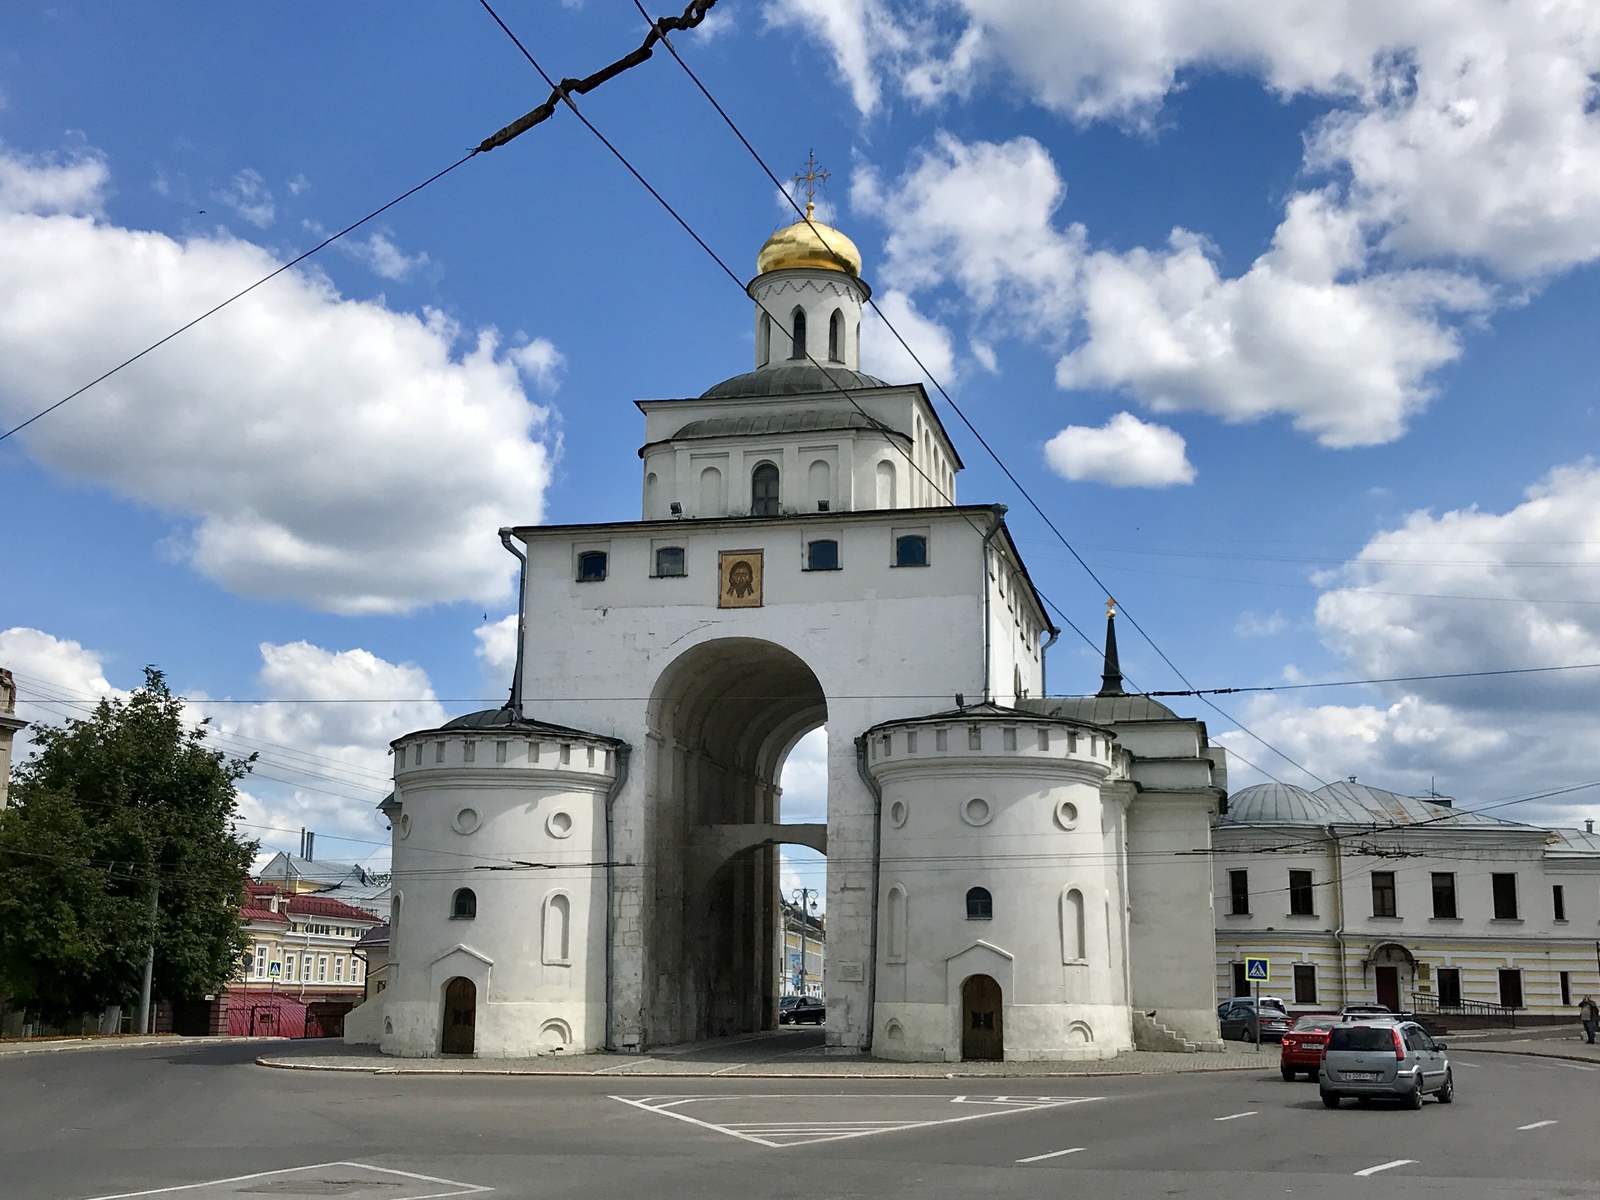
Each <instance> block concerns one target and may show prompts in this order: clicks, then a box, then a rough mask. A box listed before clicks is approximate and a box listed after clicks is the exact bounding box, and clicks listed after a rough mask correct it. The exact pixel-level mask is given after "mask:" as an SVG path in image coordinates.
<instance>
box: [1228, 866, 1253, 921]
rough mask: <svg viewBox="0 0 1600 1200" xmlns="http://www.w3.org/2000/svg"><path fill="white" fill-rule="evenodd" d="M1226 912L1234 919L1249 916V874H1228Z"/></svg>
mask: <svg viewBox="0 0 1600 1200" xmlns="http://www.w3.org/2000/svg"><path fill="white" fill-rule="evenodd" d="M1228 912H1229V913H1230V914H1231V915H1233V916H1235V917H1248V916H1249V915H1250V872H1249V871H1229V872H1228Z"/></svg>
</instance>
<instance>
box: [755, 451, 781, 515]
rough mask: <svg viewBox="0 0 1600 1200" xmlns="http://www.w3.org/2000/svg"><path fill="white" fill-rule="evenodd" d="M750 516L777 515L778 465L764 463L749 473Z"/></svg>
mask: <svg viewBox="0 0 1600 1200" xmlns="http://www.w3.org/2000/svg"><path fill="white" fill-rule="evenodd" d="M750 515H751V516H752V517H775V516H777V515H778V465H777V464H776V463H769V462H764V463H762V464H761V465H759V466H758V467H756V469H755V470H754V471H752V472H751V473H750Z"/></svg>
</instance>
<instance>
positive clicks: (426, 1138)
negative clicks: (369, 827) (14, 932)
mask: <svg viewBox="0 0 1600 1200" xmlns="http://www.w3.org/2000/svg"><path fill="white" fill-rule="evenodd" d="M258 1052H259V1048H258V1047H255V1046H249V1045H233V1046H197V1045H194V1044H189V1045H185V1046H178V1047H171V1048H166V1047H163V1048H161V1049H149V1050H146V1049H126V1050H89V1051H77V1052H66V1053H60V1054H36V1055H26V1056H15V1057H7V1058H4V1059H0V1197H4V1200H69V1198H70V1200H82V1198H88V1197H109V1196H124V1195H127V1194H129V1193H147V1194H150V1193H153V1194H155V1195H161V1196H173V1197H176V1198H178V1200H215V1198H217V1197H223V1196H229V1197H246V1196H249V1197H258V1196H308V1195H316V1196H340V1197H345V1198H346V1200H377V1198H379V1197H384V1198H387V1200H421V1198H423V1197H439V1196H445V1195H465V1194H470V1193H473V1192H477V1191H479V1190H480V1189H492V1194H493V1195H495V1196H497V1197H517V1198H521V1197H530V1198H534V1197H536V1198H538V1200H569V1198H570V1200H596V1198H599V1197H604V1198H607V1200H610V1198H613V1197H615V1198H619V1200H703V1198H705V1197H723V1196H727V1197H735V1196H737V1197H739V1198H740V1200H765V1198H767V1197H772V1198H784V1200H787V1198H790V1197H794V1198H802V1197H803V1198H806V1200H813V1198H833V1197H839V1198H850V1200H855V1198H857V1197H863V1198H871V1200H892V1198H894V1197H900V1196H906V1197H916V1198H917V1200H946V1198H948V1200H972V1198H975V1197H976V1198H980V1200H987V1198H988V1197H990V1196H1000V1195H1003V1196H1006V1197H1023V1198H1032V1197H1039V1198H1040V1200H1044V1198H1048V1200H1060V1197H1062V1196H1063V1195H1081V1196H1086V1197H1097V1198H1098V1197H1105V1198H1120V1197H1129V1198H1138V1200H1145V1198H1147V1197H1164V1196H1185V1197H1203V1198H1212V1197H1214V1198H1216V1200H1223V1198H1227V1200H1240V1198H1245V1200H1249V1198H1253V1197H1268V1196H1272V1197H1282V1196H1285V1195H1293V1196H1297V1197H1315V1198H1323V1197H1347V1196H1360V1197H1401V1196H1404V1197H1431V1196H1441V1197H1443V1196H1449V1197H1451V1198H1452V1200H1469V1198H1473V1197H1496V1198H1505V1200H1521V1198H1524V1197H1556V1196H1560V1197H1568V1196H1600V1186H1597V1185H1596V1183H1595V1182H1594V1181H1595V1180H1596V1179H1597V1178H1600V1132H1597V1129H1596V1121H1595V1114H1596V1101H1597V1099H1600V1070H1597V1069H1596V1068H1593V1067H1589V1066H1585V1065H1582V1064H1573V1063H1557V1062H1554V1061H1550V1060H1541V1059H1533V1058H1512V1057H1508V1056H1495V1055H1489V1054H1473V1053H1471V1052H1463V1053H1459V1054H1457V1055H1455V1056H1454V1057H1455V1061H1456V1062H1457V1064H1458V1069H1457V1099H1456V1103H1455V1104H1453V1105H1450V1106H1444V1105H1439V1104H1437V1103H1433V1102H1431V1101H1430V1102H1429V1103H1428V1105H1427V1106H1426V1107H1425V1108H1424V1109H1423V1110H1422V1111H1421V1112H1411V1111H1407V1110H1405V1109H1402V1108H1398V1107H1383V1108H1379V1107H1373V1108H1359V1107H1357V1106H1355V1105H1353V1104H1349V1103H1347V1104H1346V1105H1345V1106H1344V1107H1342V1108H1340V1109H1338V1110H1336V1111H1331V1112H1330V1111H1328V1110H1325V1109H1324V1108H1323V1107H1322V1105H1321V1103H1320V1101H1319V1100H1318V1098H1317V1091H1316V1087H1315V1086H1314V1085H1312V1084H1307V1083H1293V1084H1286V1083H1284V1082H1282V1081H1281V1080H1280V1079H1279V1078H1278V1076H1277V1074H1276V1072H1275V1071H1272V1072H1262V1073H1260V1074H1257V1073H1255V1072H1244V1073H1237V1072H1236V1073H1228V1074H1212V1075H1199V1074H1197V1075H1180V1076H1170V1075H1169V1076H1146V1077H1133V1078H1085V1079H1071V1080H1067V1079H1045V1080H1040V1079H1032V1080H1027V1079H1016V1080H998V1079H982V1080H977V1079H957V1080H872V1079H862V1080H849V1079H833V1080H773V1079H737V1080H734V1079H727V1078H724V1079H686V1078H674V1079H637V1078H633V1079H624V1078H609V1079H608V1078H579V1079H572V1078H535V1077H515V1078H510V1077H493V1076H489V1077H476V1078H467V1077H460V1076H440V1077H431V1076H372V1075H332V1074H320V1073H310V1072H301V1071H280V1070H271V1069H267V1068H263V1067H258V1066H255V1065H254V1064H253V1061H252V1060H253V1058H254V1055H255V1054H256V1053H258ZM1268 1061H1269V1062H1270V1061H1271V1059H1270V1058H1269V1059H1268ZM1007 1089H1012V1090H1011V1091H1009V1092H1008V1091H1007ZM1402 1160H1409V1161H1402ZM1373 1168H1383V1169H1381V1170H1378V1171H1376V1172H1375V1173H1370V1174H1365V1175H1363V1174H1358V1173H1359V1172H1367V1171H1370V1170H1371V1169H1373ZM240 1177H245V1178H240ZM229 1180H231V1181H232V1182H227V1181H229ZM219 1181H222V1182H219ZM197 1185H198V1186H197Z"/></svg>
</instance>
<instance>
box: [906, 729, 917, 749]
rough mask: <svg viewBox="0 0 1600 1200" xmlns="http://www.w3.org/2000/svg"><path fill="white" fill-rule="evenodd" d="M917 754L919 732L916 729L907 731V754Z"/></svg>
mask: <svg viewBox="0 0 1600 1200" xmlns="http://www.w3.org/2000/svg"><path fill="white" fill-rule="evenodd" d="M916 752H917V731H916V730H915V729H911V730H907V731H906V753H907V754H915V753H916Z"/></svg>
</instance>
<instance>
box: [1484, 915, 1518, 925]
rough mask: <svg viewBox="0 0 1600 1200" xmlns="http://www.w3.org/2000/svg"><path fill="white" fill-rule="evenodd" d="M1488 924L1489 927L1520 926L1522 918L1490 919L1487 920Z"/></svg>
mask: <svg viewBox="0 0 1600 1200" xmlns="http://www.w3.org/2000/svg"><path fill="white" fill-rule="evenodd" d="M1489 924H1491V925H1521V924H1522V918H1521V917H1490V918H1489Z"/></svg>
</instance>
